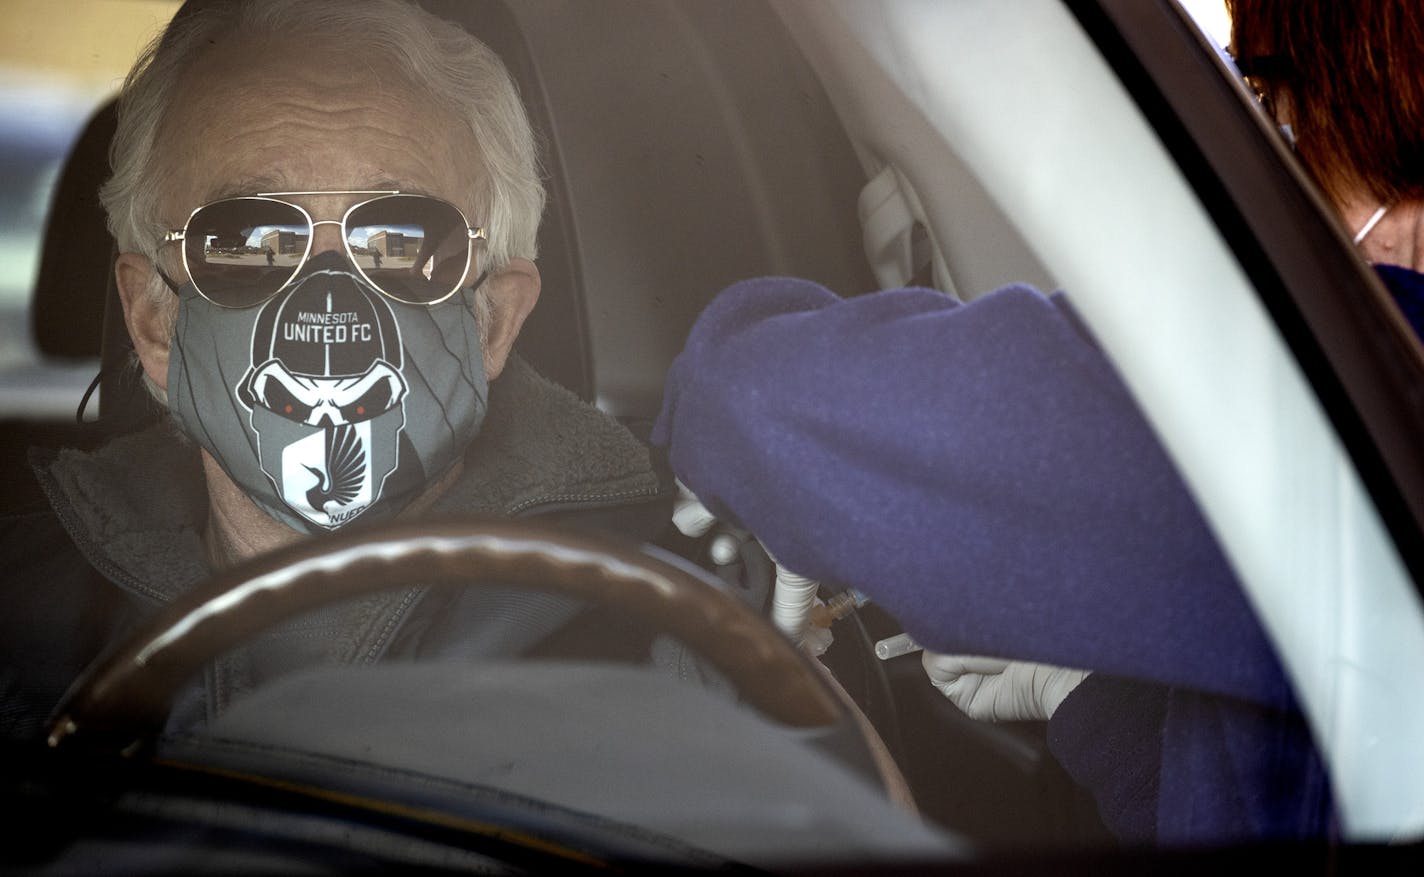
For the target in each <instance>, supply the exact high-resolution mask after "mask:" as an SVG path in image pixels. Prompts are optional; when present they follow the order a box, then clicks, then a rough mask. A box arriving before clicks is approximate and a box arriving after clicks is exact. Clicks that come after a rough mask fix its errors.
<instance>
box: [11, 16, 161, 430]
mask: <svg viewBox="0 0 1424 877" xmlns="http://www.w3.org/2000/svg"><path fill="white" fill-rule="evenodd" d="M179 5H180V3H179V2H177V0H88V2H81V0H62V2H44V0H12V2H9V3H6V4H5V27H4V28H3V29H0V416H3V417H6V418H15V417H20V418H26V417H53V416H56V415H59V416H62V414H61V412H67V411H73V410H74V405H75V403H76V402H77V401H78V399H79V394H80V393H82V391H83V388H84V385H85V383H87V381H88V377H92V371H93V366H92V365H90V364H87V363H85V364H79V365H74V364H70V365H68V366H65V365H63V364H60V363H44V362H41V360H40V355H39V354H38V352H37V351H36V350H35V349H34V345H33V343H32V341H31V338H30V331H29V319H28V312H29V302H30V297H31V294H32V290H33V288H34V283H35V274H36V271H37V269H38V266H39V259H40V248H41V246H42V244H43V240H44V228H45V219H46V215H47V213H48V210H49V203H50V197H51V194H52V192H53V189H54V186H55V182H56V180H57V179H58V177H59V173H60V169H61V168H62V167H63V163H64V158H65V156H66V155H67V153H68V151H69V149H70V147H71V145H72V144H73V142H74V140H75V138H76V137H77V136H78V135H79V132H80V131H81V130H82V129H83V127H84V124H85V123H86V122H87V120H88V118H89V116H90V114H91V113H93V111H94V110H95V109H96V108H97V107H98V106H100V105H101V104H102V103H103V102H104V101H105V100H107V99H108V98H110V97H112V96H113V94H114V93H115V92H117V90H118V87H119V84H120V83H121V82H122V81H123V77H124V74H125V73H126V72H127V71H128V68H129V67H130V66H131V65H132V64H133V61H134V58H136V57H137V56H138V54H139V52H140V51H142V49H143V47H144V45H145V44H146V43H147V41H148V40H149V39H150V38H151V37H152V35H153V34H154V33H156V32H157V30H158V28H159V27H161V26H162V24H163V23H164V22H165V21H167V20H168V19H169V18H171V17H172V15H173V13H174V12H176V11H177V8H178V6H179ZM86 373H87V374H88V376H86ZM55 382H57V383H58V384H59V385H60V388H59V391H58V393H55V392H54V390H55V389H56V387H55ZM37 383H38V384H44V385H45V386H46V387H47V388H48V389H47V391H46V392H45V393H42V394H36V393H32V392H26V389H27V388H30V387H34V386H36V384H37ZM76 383H77V386H73V385H75V384H76ZM57 397H58V398H57ZM50 409H56V410H50Z"/></svg>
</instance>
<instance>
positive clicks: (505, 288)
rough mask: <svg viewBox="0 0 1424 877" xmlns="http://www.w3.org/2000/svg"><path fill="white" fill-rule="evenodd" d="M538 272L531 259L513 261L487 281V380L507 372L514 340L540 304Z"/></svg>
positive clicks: (485, 286) (485, 287)
mask: <svg viewBox="0 0 1424 877" xmlns="http://www.w3.org/2000/svg"><path fill="white" fill-rule="evenodd" d="M539 282H540V281H539V269H538V268H536V267H534V263H533V262H531V261H529V260H528V259H511V260H510V261H509V264H508V265H505V266H504V268H503V269H501V270H500V272H499V273H498V274H494V275H491V276H490V277H489V278H488V279H486V280H485V285H484V290H485V295H487V296H489V304H490V308H489V325H488V326H487V327H486V329H485V336H486V339H485V376H486V377H487V378H488V379H489V380H491V381H493V380H494V379H495V378H497V377H499V375H500V373H501V372H503V371H504V364H505V362H507V361H508V360H509V352H510V351H511V350H513V349H514V339H516V338H518V337H519V330H520V329H521V328H523V326H524V320H525V318H526V317H528V316H529V312H530V311H532V310H534V304H535V302H537V301H539Z"/></svg>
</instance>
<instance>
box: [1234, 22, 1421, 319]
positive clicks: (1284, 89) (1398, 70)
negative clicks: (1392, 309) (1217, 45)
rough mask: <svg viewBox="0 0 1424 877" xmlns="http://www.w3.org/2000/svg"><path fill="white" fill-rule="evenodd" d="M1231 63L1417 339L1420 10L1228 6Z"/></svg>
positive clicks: (1419, 211)
mask: <svg viewBox="0 0 1424 877" xmlns="http://www.w3.org/2000/svg"><path fill="white" fill-rule="evenodd" d="M1227 8H1228V10H1229V12H1230V14H1231V19H1232V30H1231V42H1232V46H1231V48H1232V52H1233V54H1234V56H1235V58H1236V64H1237V66H1238V67H1239V68H1240V70H1241V72H1242V73H1243V74H1244V75H1245V76H1246V77H1247V79H1248V80H1249V81H1250V82H1251V83H1252V84H1253V85H1254V86H1255V87H1256V89H1257V91H1258V92H1259V93H1260V94H1261V96H1262V99H1263V102H1264V104H1265V106H1266V109H1267V111H1268V112H1270V113H1271V114H1272V115H1274V116H1275V119H1276V121H1277V122H1278V123H1279V124H1280V125H1282V126H1283V127H1285V128H1288V130H1289V132H1290V136H1291V139H1292V141H1293V146H1294V149H1295V154H1296V155H1297V157H1299V158H1300V160H1301V163H1302V164H1304V165H1305V167H1306V169H1307V170H1308V171H1309V172H1310V174H1311V175H1312V176H1313V177H1314V178H1315V181H1316V183H1318V184H1319V186H1320V188H1321V190H1322V191H1323V192H1324V193H1325V194H1326V196H1327V197H1328V198H1329V199H1330V201H1331V203H1332V204H1334V206H1335V209H1336V211H1337V212H1338V213H1339V215H1340V220H1341V222H1342V223H1343V224H1344V225H1345V227H1346V228H1348V229H1350V231H1351V232H1352V234H1353V237H1354V240H1355V243H1356V244H1357V245H1358V246H1359V248H1360V252H1361V254H1362V255H1363V256H1364V257H1365V258H1366V259H1367V260H1369V261H1370V262H1372V263H1374V264H1375V266H1376V270H1377V272H1378V273H1379V275H1380V278H1381V279H1382V280H1383V281H1384V282H1385V285H1386V286H1387V287H1388V288H1389V290H1390V292H1391V293H1392V294H1393V296H1394V299H1395V302H1396V304H1398V305H1399V307H1400V310H1401V311H1403V313H1404V315H1405V317H1406V318H1407V319H1408V320H1409V322H1410V325H1412V326H1413V327H1414V331H1415V333H1416V334H1418V335H1420V336H1421V337H1424V275H1421V274H1420V272H1421V271H1424V9H1421V8H1420V6H1419V4H1418V3H1416V2H1413V0H1350V2H1338V0H1227Z"/></svg>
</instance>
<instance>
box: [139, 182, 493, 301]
mask: <svg viewBox="0 0 1424 877" xmlns="http://www.w3.org/2000/svg"><path fill="white" fill-rule="evenodd" d="M294 195H371V196H373V197H370V198H366V199H365V200H362V201H358V202H356V203H355V204H352V205H351V206H350V207H348V208H346V212H345V213H343V214H342V215H341V219H339V220H336V219H313V218H312V215H311V213H309V212H308V211H307V209H306V208H304V207H302V205H300V204H293V203H292V202H291V201H286V200H283V199H284V198H286V197H291V196H294ZM394 196H402V197H407V198H427V199H429V200H431V201H438V202H440V203H442V204H445V205H448V206H449V207H450V209H451V210H454V211H455V214H456V215H457V216H459V217H460V221H461V222H462V223H463V224H464V228H465V237H466V244H465V267H464V270H463V271H462V272H461V274H460V280H459V281H458V282H457V283H456V284H455V285H454V287H453V288H451V289H450V290H449V291H448V292H446V293H445V294H444V295H442V296H440V297H439V298H436V299H432V300H430V301H409V300H407V299H404V298H401V297H400V296H398V295H394V294H392V293H391V292H390V291H389V290H387V289H386V288H385V287H383V286H382V285H381V284H380V283H378V282H376V280H375V279H373V278H372V277H371V276H369V275H368V274H367V273H366V271H365V269H364V268H362V267H361V265H360V263H359V262H357V261H356V254H355V253H354V252H352V250H351V241H350V240H348V239H347V228H346V221H347V220H348V219H349V218H350V217H351V214H352V213H353V212H354V211H356V210H357V209H359V208H361V207H365V206H366V205H367V204H371V203H373V202H375V201H380V200H383V199H385V198H390V197H394ZM225 201H272V202H274V203H277V204H282V205H284V206H287V207H291V208H292V209H294V210H296V211H297V212H298V213H300V214H301V215H302V216H303V217H305V218H306V221H307V226H308V227H309V229H310V232H315V231H316V227H317V226H318V225H339V226H341V246H342V248H343V249H344V250H345V251H346V256H347V258H348V259H350V260H351V265H352V267H354V268H355V269H356V271H357V273H359V274H360V275H361V277H362V279H364V280H365V281H366V282H367V283H369V284H371V285H372V286H373V287H375V288H376V289H377V290H379V291H380V293H381V295H384V296H385V297H386V298H389V299H391V300H392V301H398V302H400V303H402V304H408V305H417V306H419V305H425V306H430V305H437V304H440V303H441V302H443V301H445V300H446V299H448V298H450V296H452V295H454V294H455V293H456V292H459V291H460V288H461V286H462V285H463V283H464V280H465V278H466V277H468V276H469V274H470V265H471V263H472V262H473V261H474V243H475V241H487V240H489V232H488V230H487V229H486V228H485V227H484V226H482V225H478V226H476V225H470V220H469V217H467V216H465V212H464V211H463V210H461V209H460V208H459V207H457V206H456V205H454V204H452V203H451V202H449V201H446V200H445V199H444V198H437V197H435V196H434V195H426V194H424V193H421V192H405V191H401V190H400V189H312V190H306V191H298V192H256V193H254V194H251V195H229V196H226V197H223V198H215V199H214V200H212V201H208V202H206V203H203V204H199V205H198V206H197V207H195V208H193V212H192V213H189V214H188V218H187V220H185V221H184V222H183V227H182V228H175V229H170V230H169V231H168V232H167V233H166V234H165V235H164V236H163V242H162V244H172V243H185V244H186V242H187V239H188V226H189V225H190V224H191V223H192V222H193V217H195V216H197V215H198V213H199V212H200V211H202V210H206V209H207V208H209V207H212V206H213V205H214V204H221V203H223V202H225ZM313 236H314V235H313V234H312V233H308V235H307V244H306V249H305V250H303V251H302V257H301V258H300V259H299V260H297V264H296V265H294V266H292V273H291V274H290V275H289V276H288V277H287V279H286V280H284V281H282V283H281V285H279V286H278V287H277V288H276V289H274V290H272V292H271V293H269V294H267V295H265V296H263V297H262V298H261V299H258V300H257V301H255V302H252V303H250V304H244V305H233V304H226V303H224V302H220V301H218V300H217V299H215V298H213V297H212V296H210V295H208V294H207V293H206V292H204V291H203V287H202V285H201V284H200V283H198V281H197V279H196V278H195V277H193V269H192V268H191V267H190V266H189V265H188V247H187V246H183V247H182V248H181V249H180V252H181V253H182V254H183V271H184V273H186V274H187V275H188V279H189V281H191V282H192V284H193V288H194V289H196V290H197V291H198V294H199V295H201V296H202V297H203V298H205V299H207V300H208V301H210V302H212V303H213V304H215V305H217V306H218V307H221V308H233V309H240V308H250V307H256V306H257V305H260V304H263V303H264V302H267V301H270V300H271V299H272V298H273V297H274V296H276V295H277V294H278V293H280V292H281V291H282V290H284V289H286V288H287V287H288V286H290V285H291V283H292V280H293V279H295V278H296V276H297V274H298V273H299V272H300V271H301V270H302V266H303V265H305V264H306V263H307V260H308V259H310V258H311V248H312V237H313ZM162 244H160V246H161V245H162ZM160 273H161V272H160ZM165 279H166V278H165ZM480 279H481V280H483V279H484V275H480Z"/></svg>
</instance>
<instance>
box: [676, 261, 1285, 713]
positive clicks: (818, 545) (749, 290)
mask: <svg viewBox="0 0 1424 877" xmlns="http://www.w3.org/2000/svg"><path fill="white" fill-rule="evenodd" d="M1184 367H1190V364H1184ZM653 440H654V442H655V443H656V444H659V445H662V446H666V447H667V448H668V449H669V457H670V459H671V462H672V466H673V469H674V471H676V473H677V474H678V476H679V477H680V478H681V479H682V480H683V482H684V483H686V484H687V485H688V486H689V487H690V488H691V489H692V490H693V491H694V492H695V493H697V495H698V496H699V497H700V498H701V499H702V500H703V502H705V503H706V504H707V505H708V507H709V508H710V509H711V510H712V511H713V512H714V513H716V514H719V515H720V516H722V517H725V518H730V519H732V520H737V521H740V522H741V523H742V524H743V525H745V526H746V527H748V528H749V529H751V530H752V531H753V532H755V533H756V534H757V535H758V536H759V537H760V538H761V539H762V540H763V542H764V543H765V544H766V545H767V547H768V548H769V549H770V550H771V551H772V552H773V553H774V554H775V555H777V557H778V558H779V559H780V560H781V561H782V562H784V563H786V564H787V565H788V566H789V567H791V568H793V569H795V570H797V571H798V572H801V573H803V574H805V575H809V576H812V577H814V578H818V579H821V580H823V581H828V582H837V583H840V584H845V585H852V586H854V587H856V588H859V589H860V590H862V591H864V592H865V593H866V594H868V595H870V597H871V598H872V599H874V600H875V601H876V602H877V603H879V604H880V605H881V606H883V607H884V608H885V609H886V610H887V611H889V612H891V613H892V614H893V615H895V616H896V618H898V619H899V620H900V622H901V623H902V624H904V626H905V628H906V630H907V631H908V632H910V633H911V634H912V635H914V636H915V637H916V638H917V639H918V640H920V641H921V642H922V643H924V644H925V645H926V646H927V647H929V648H932V649H934V650H937V651H945V652H963V653H974V654H986V655H999V656H1004V657H1010V658H1017V659H1025V660H1037V661H1044V662H1049V663H1057V664H1062V665H1067V666H1076V667H1082V668H1087V669H1093V670H1100V671H1105V672H1108V673H1112V674H1115V675H1119V676H1125V677H1131V678H1137V679H1144V680H1149V681H1154V682H1159V683H1164V684H1168V685H1183V686H1188V687H1190V688H1193V689H1196V690H1199V691H1204V692H1215V693H1221V694H1226V695H1231V696H1234V697H1240V698H1246V699H1249V700H1254V701H1258V702H1262V703H1269V704H1280V703H1285V702H1288V698H1289V694H1288V693H1287V688H1286V686H1285V683H1284V679H1283V677H1282V674H1281V670H1280V666H1279V664H1278V662H1277V660H1276V658H1275V656H1274V653H1273V651H1272V649H1271V648H1270V646H1269V645H1268V643H1267V641H1266V639H1265V637H1264V635H1263V633H1262V631H1261V629H1260V628H1259V626H1258V625H1257V623H1256V621H1255V620H1254V617H1253V615H1252V613H1251V611H1250V609H1249V608H1248V606H1247V604H1246V601H1245V599H1244V597H1243V596H1242V593H1241V591H1240V588H1239V587H1238V585H1237V583H1236V580H1235V578H1234V576H1233V575H1232V572H1231V570H1230V568H1229V567H1228V565H1227V563H1226V561H1225V559H1224V557H1223V556H1222V555H1221V553H1220V552H1219V550H1218V549H1217V546H1216V543H1215V541H1214V539H1213V538H1212V536H1211V534H1210V532H1209V531H1208V529H1207V527H1206V524H1205V521H1204V520H1203V519H1202V517H1201V515H1200V513H1199V512H1198V510H1197V508H1196V505H1195V503H1194V502H1193V500H1192V498H1191V496H1190V495H1189V493H1188V491H1187V489H1186V487H1185V485H1184V484H1183V482H1182V481H1181V479H1180V478H1179V477H1178V475H1177V473H1176V471H1175V470H1174V468H1173V466H1172V464H1171V462H1170V461H1169V460H1168V458H1167V457H1166V455H1165V453H1164V452H1163V450H1162V448H1161V447H1160V446H1159V445H1158V443H1157V441H1156V439H1155V438H1154V436H1153V434H1152V431H1151V429H1150V428H1149V427H1148V425H1147V424H1146V422H1145V421H1144V420H1143V419H1142V417H1141V416H1140V415H1139V413H1138V411H1137V408H1136V406H1135V405H1134V403H1133V401H1132V399H1131V398H1130V396H1129V395H1128V393H1127V390H1126V388H1125V387H1124V386H1123V384H1122V382H1121V380H1120V379H1119V378H1118V377H1117V375H1116V373H1115V372H1114V370H1113V368H1112V366H1111V365H1110V364H1109V363H1108V361H1107V359H1106V358H1105V357H1104V355H1103V354H1102V353H1101V351H1100V350H1099V349H1098V348H1097V347H1096V345H1094V344H1093V343H1092V342H1091V341H1090V340H1089V339H1088V338H1087V337H1086V335H1085V333H1084V330H1083V329H1082V327H1081V324H1079V323H1078V321H1077V320H1076V319H1075V318H1074V317H1073V316H1072V314H1071V311H1070V310H1069V309H1068V308H1067V305H1066V302H1064V301H1062V299H1061V296H1053V297H1046V296H1044V295H1042V294H1040V293H1038V292H1036V291H1034V290H1032V289H1029V288H1026V287H1022V286H1011V287H1006V288H1004V289H1001V290H998V291H997V292H994V293H991V294H989V295H986V296H984V297H982V298H980V299H978V300H976V301H974V302H972V303H970V304H959V303H957V302H955V301H954V300H953V299H950V298H948V297H946V296H944V295H942V294H940V293H938V292H935V291H932V290H926V289H899V290H890V291H886V292H880V293H874V294H871V295H867V296H862V297H859V298H854V299H845V300H843V299H840V298H838V297H837V296H835V295H834V294H833V293H831V292H829V291H828V290H826V289H824V288H823V287H820V286H818V285H816V284H814V283H811V282H808V281H804V280H795V279H790V278H764V279H759V280H751V281H746V282H743V283H740V284H737V285H735V286H733V287H731V288H729V289H727V290H725V291H724V292H723V293H722V294H721V295H720V296H719V297H718V298H717V299H716V300H715V301H713V302H712V304H711V305H710V306H709V307H708V308H707V310H706V311H705V312H704V313H703V314H702V316H701V317H700V318H699V319H698V322H697V324H696V325H695V326H694V327H693V330H692V333H691V336H690V337H689V339H688V342H687V346H686V348H685V350H684V351H683V353H682V354H681V355H680V356H679V357H678V359H677V361H676V362H675V363H674V364H673V367H672V370H671V372H670V374H669V377H668V381H667V390H666V395H665V398H664V401H663V409H662V413H661V415H660V417H659V419H658V422H657V425H656V427H655V428H654V433H653Z"/></svg>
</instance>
